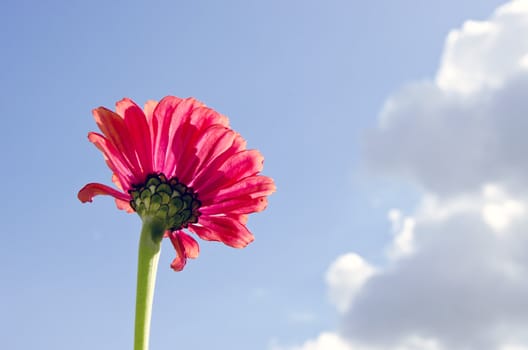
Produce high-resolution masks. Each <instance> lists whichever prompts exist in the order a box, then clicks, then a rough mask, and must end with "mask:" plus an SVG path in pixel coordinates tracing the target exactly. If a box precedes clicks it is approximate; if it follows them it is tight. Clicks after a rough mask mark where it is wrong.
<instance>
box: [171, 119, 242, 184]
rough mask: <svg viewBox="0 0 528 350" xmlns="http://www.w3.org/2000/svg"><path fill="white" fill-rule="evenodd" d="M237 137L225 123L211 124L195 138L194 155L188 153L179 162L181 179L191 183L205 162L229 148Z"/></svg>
mask: <svg viewBox="0 0 528 350" xmlns="http://www.w3.org/2000/svg"><path fill="white" fill-rule="evenodd" d="M235 137H236V134H235V132H233V131H232V130H230V129H229V128H226V127H225V126H223V125H218V124H215V125H211V126H209V127H208V128H207V129H206V130H204V131H203V132H202V133H201V135H200V136H199V137H197V138H196V139H195V140H194V142H195V143H196V145H195V146H194V149H195V152H193V154H192V156H190V155H187V156H186V157H185V158H186V159H185V161H180V163H179V164H178V174H182V176H181V180H182V181H183V182H185V183H189V182H190V181H191V180H192V179H193V178H194V176H195V174H196V173H197V171H198V170H199V169H200V168H201V166H202V165H203V164H205V163H208V162H209V161H210V160H211V159H214V158H216V157H217V156H218V155H220V154H222V153H224V152H226V151H227V150H229V148H230V147H231V146H232V145H233V141H234V139H235ZM180 164H181V165H180Z"/></svg>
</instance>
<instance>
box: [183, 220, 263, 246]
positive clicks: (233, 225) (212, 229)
mask: <svg viewBox="0 0 528 350" xmlns="http://www.w3.org/2000/svg"><path fill="white" fill-rule="evenodd" d="M189 230H191V231H192V232H194V233H196V234H197V235H198V236H199V237H200V238H201V239H204V240H206V241H219V242H222V243H224V244H226V245H228V246H231V247H233V248H244V247H245V246H247V245H248V244H249V243H251V242H253V240H254V239H255V238H254V237H253V235H252V234H251V232H249V230H248V229H247V227H246V226H245V225H244V224H242V223H241V222H240V221H239V220H237V219H236V218H234V217H229V216H208V215H202V216H201V217H200V219H199V224H192V225H189Z"/></svg>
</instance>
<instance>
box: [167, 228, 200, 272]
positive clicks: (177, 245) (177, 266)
mask: <svg viewBox="0 0 528 350" xmlns="http://www.w3.org/2000/svg"><path fill="white" fill-rule="evenodd" d="M166 236H168V237H169V239H170V240H171V243H172V245H173V246H174V249H175V250H176V254H177V255H176V258H174V260H173V261H172V263H171V268H172V269H173V270H175V271H181V270H183V268H184V267H185V264H186V263H187V258H189V259H195V258H197V257H198V254H199V253H200V246H199V245H198V242H196V241H195V240H194V238H192V237H191V236H189V235H188V234H186V233H184V232H183V231H174V232H166Z"/></svg>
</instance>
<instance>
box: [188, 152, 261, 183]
mask: <svg viewBox="0 0 528 350" xmlns="http://www.w3.org/2000/svg"><path fill="white" fill-rule="evenodd" d="M263 161H264V157H262V155H261V154H260V152H259V151H257V150H245V151H241V152H238V153H236V154H234V155H233V156H232V157H230V158H229V159H227V160H226V161H225V162H224V163H223V164H222V165H221V166H220V167H218V168H213V167H212V166H211V167H209V168H208V169H207V170H206V171H205V172H204V173H203V174H202V175H201V177H200V178H199V179H197V180H196V182H195V184H194V185H193V188H194V189H195V190H196V191H197V192H198V193H204V194H205V193H208V192H210V191H213V190H215V189H217V188H221V187H226V186H229V185H232V184H234V183H235V182H237V181H239V180H241V179H243V178H246V177H248V176H253V175H256V174H257V173H258V172H259V171H261V170H262V166H263ZM199 180H200V181H199Z"/></svg>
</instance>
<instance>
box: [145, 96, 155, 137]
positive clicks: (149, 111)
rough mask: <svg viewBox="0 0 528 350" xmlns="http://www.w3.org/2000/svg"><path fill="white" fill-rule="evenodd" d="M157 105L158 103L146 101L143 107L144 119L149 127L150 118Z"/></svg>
mask: <svg viewBox="0 0 528 350" xmlns="http://www.w3.org/2000/svg"><path fill="white" fill-rule="evenodd" d="M157 105H158V101H154V100H148V101H147V102H146V103H145V106H143V112H144V113H145V117H146V118H147V123H148V124H149V125H150V124H151V122H152V116H153V115H154V109H156V106H157ZM151 132H152V130H151Z"/></svg>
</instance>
